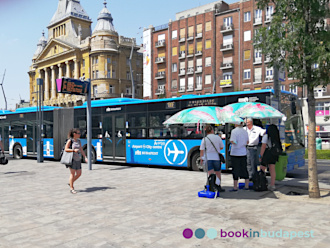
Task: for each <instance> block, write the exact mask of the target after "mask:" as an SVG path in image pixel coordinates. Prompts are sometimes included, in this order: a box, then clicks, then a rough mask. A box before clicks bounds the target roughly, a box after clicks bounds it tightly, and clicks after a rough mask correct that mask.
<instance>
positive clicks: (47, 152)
mask: <svg viewBox="0 0 330 248" xmlns="http://www.w3.org/2000/svg"><path fill="white" fill-rule="evenodd" d="M44 157H45V158H54V140H53V139H44Z"/></svg>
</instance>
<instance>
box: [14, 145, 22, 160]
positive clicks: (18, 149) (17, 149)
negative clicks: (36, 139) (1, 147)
mask: <svg viewBox="0 0 330 248" xmlns="http://www.w3.org/2000/svg"><path fill="white" fill-rule="evenodd" d="M13 155H14V158H16V159H21V158H23V150H22V147H21V146H20V145H16V146H14V149H13Z"/></svg>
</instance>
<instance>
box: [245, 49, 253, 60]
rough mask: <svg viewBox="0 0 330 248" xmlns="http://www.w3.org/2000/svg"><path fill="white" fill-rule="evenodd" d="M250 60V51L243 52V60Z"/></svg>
mask: <svg viewBox="0 0 330 248" xmlns="http://www.w3.org/2000/svg"><path fill="white" fill-rule="evenodd" d="M250 59H251V50H245V51H244V60H250Z"/></svg>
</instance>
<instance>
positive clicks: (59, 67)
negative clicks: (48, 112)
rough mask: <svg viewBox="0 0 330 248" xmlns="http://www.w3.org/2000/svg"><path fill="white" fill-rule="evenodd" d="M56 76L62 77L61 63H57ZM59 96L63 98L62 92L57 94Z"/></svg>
mask: <svg viewBox="0 0 330 248" xmlns="http://www.w3.org/2000/svg"><path fill="white" fill-rule="evenodd" d="M57 66H58V78H62V77H63V64H58V65H57ZM58 96H59V98H63V97H64V94H62V93H61V94H58Z"/></svg>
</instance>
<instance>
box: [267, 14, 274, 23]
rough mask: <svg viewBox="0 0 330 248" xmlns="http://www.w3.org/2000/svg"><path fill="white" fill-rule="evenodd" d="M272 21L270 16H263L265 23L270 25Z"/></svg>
mask: <svg viewBox="0 0 330 248" xmlns="http://www.w3.org/2000/svg"><path fill="white" fill-rule="evenodd" d="M272 19H273V16H272V15H266V16H265V23H270V22H271V21H272Z"/></svg>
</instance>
